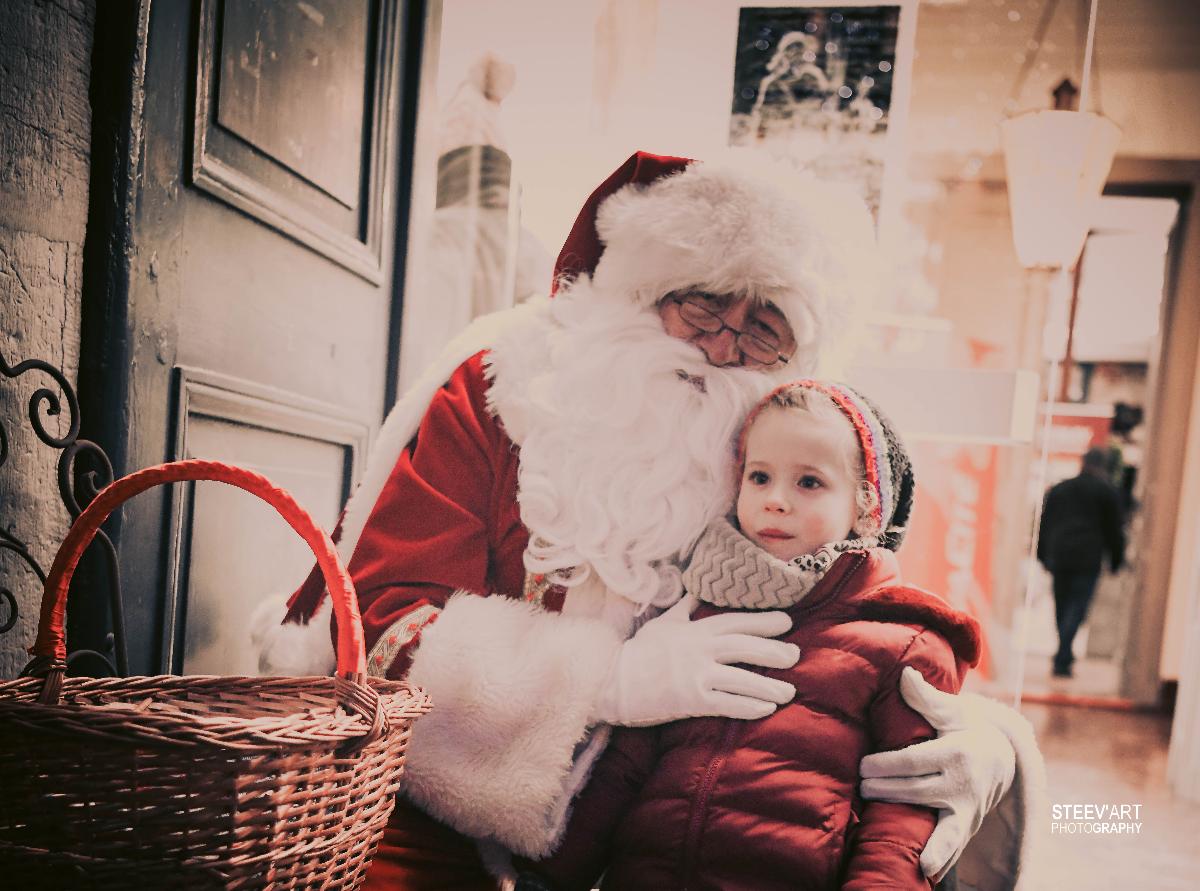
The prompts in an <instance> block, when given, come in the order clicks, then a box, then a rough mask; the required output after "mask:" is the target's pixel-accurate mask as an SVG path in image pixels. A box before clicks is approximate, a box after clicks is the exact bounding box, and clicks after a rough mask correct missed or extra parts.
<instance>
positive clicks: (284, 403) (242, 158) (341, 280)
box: [85, 0, 424, 674]
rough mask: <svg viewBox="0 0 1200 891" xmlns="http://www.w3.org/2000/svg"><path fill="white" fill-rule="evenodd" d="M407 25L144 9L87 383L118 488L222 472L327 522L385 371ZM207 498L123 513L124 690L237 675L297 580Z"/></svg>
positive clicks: (335, 11) (241, 8) (267, 3)
mask: <svg viewBox="0 0 1200 891" xmlns="http://www.w3.org/2000/svg"><path fill="white" fill-rule="evenodd" d="M423 17H424V6H423V4H421V3H418V2H403V0H306V2H304V3H285V2H282V0H237V2H235V0H194V2H192V3H154V4H152V5H151V6H150V12H149V19H148V29H147V31H146V35H145V51H146V57H145V77H144V85H145V93H144V101H143V104H142V107H143V108H144V113H143V116H142V119H141V137H142V139H141V145H142V153H141V157H140V159H139V172H140V175H139V176H138V178H137V179H136V181H135V183H136V184H135V191H134V194H133V208H132V214H131V216H130V220H129V245H130V247H129V250H128V251H127V253H126V255H125V256H123V257H122V258H121V259H122V260H125V261H126V262H127V263H128V270H129V287H128V290H127V292H120V291H116V290H114V291H112V292H110V293H109V294H108V295H107V298H106V299H107V300H108V306H107V311H106V312H105V313H104V314H103V316H104V325H105V331H104V336H103V337H94V338H91V339H90V343H91V344H93V347H92V349H93V350H94V351H95V355H93V356H92V357H91V359H90V360H89V361H90V364H89V365H88V367H98V368H101V369H103V372H104V374H103V387H102V389H103V393H102V398H101V399H100V400H99V403H100V404H101V405H102V406H103V407H104V416H103V417H102V418H100V419H99V420H98V421H97V423H96V425H95V427H94V430H95V431H96V435H97V438H99V439H100V440H101V442H102V444H103V445H104V446H105V448H106V449H107V450H108V452H109V454H110V455H112V456H113V458H114V464H115V466H116V469H117V472H118V473H127V472H129V471H131V470H134V469H137V468H139V467H145V466H148V465H151V464H155V463H158V462H161V461H164V460H171V459H174V458H182V457H211V458H219V459H221V460H224V461H229V462H231V463H236V464H242V465H246V466H248V467H252V468H257V469H261V470H262V472H264V473H266V474H267V475H268V476H269V477H271V478H272V479H274V480H276V481H277V482H278V483H280V484H281V485H283V486H284V487H286V488H288V489H289V490H292V491H293V492H294V494H296V496H297V497H298V499H299V500H300V501H301V503H302V504H305V506H306V507H308V508H309V509H310V510H312V511H313V512H314V513H315V514H316V515H317V517H318V519H320V520H321V521H322V522H323V523H325V524H331V523H332V522H333V520H334V519H335V518H336V515H337V511H338V508H339V507H340V505H341V503H342V501H343V499H344V498H345V496H346V493H347V492H348V491H349V488H350V486H351V484H352V481H353V479H354V476H355V473H356V472H357V468H358V464H359V463H360V461H361V458H362V456H363V454H364V452H365V445H366V442H367V440H368V438H369V436H370V433H371V431H373V430H374V429H376V428H377V426H378V424H379V422H380V419H381V418H382V416H383V414H384V411H385V408H386V406H385V399H386V394H387V393H388V391H389V385H388V380H387V375H388V369H389V368H394V367H395V365H396V363H395V355H394V350H395V347H394V344H393V340H394V338H393V336H392V333H393V330H394V326H395V325H396V319H398V318H399V316H398V311H399V291H400V288H399V283H398V282H397V281H396V279H395V273H394V269H395V265H396V264H395V262H394V259H395V232H396V231H397V230H398V229H400V230H402V229H403V226H404V222H405V219H404V212H405V211H406V208H402V207H400V206H399V202H398V201H397V200H396V196H397V192H398V189H399V188H400V187H401V186H402V185H406V183H407V180H408V178H409V177H410V169H411V149H409V148H405V149H404V150H403V151H402V150H401V146H402V145H404V146H407V145H410V144H411V140H410V139H402V138H401V137H402V132H401V121H402V120H404V119H405V118H406V116H407V118H408V119H411V117H412V105H413V104H415V101H416V89H417V85H416V83H415V75H413V76H409V75H408V73H407V72H408V71H413V72H415V71H416V70H418V68H419V66H417V65H414V64H410V63H407V62H406V61H405V60H406V58H409V57H419V53H420V51H421V50H420V36H421V28H420V27H419V26H420V24H421V22H422V19H423ZM135 106H136V103H135ZM134 121H135V125H134V126H135V131H136V127H137V116H136V107H135V117H134ZM97 315H98V314H97ZM93 317H96V316H93ZM85 342H89V341H87V340H86V339H85ZM101 353H103V355H101ZM109 356H111V357H112V358H113V359H115V361H113V362H109V364H107V365H106V362H105V357H109ZM224 489H225V487H222V486H219V485H215V484H214V485H209V486H204V485H201V486H198V487H195V491H194V493H192V492H180V493H166V492H162V491H152V492H150V493H147V494H146V495H143V496H139V498H138V499H137V500H135V501H134V502H132V503H130V504H129V505H128V506H127V507H126V508H125V509H124V511H123V515H122V518H121V520H120V526H119V528H118V529H116V530H114V532H115V534H116V536H117V545H118V549H119V556H120V564H121V570H122V575H123V586H124V599H125V602H126V604H127V609H126V620H127V624H128V639H129V642H130V664H131V670H132V671H133V672H135V673H143V674H152V673H156V672H158V671H162V670H181V669H182V670H186V671H189V672H198V671H203V672H216V673H230V672H233V671H244V670H247V668H250V667H252V666H249V665H248V664H247V663H245V661H244V654H245V652H246V650H247V648H246V646H245V641H244V638H243V635H244V634H245V633H246V632H245V630H244V629H245V618H246V616H247V615H248V613H249V611H250V610H251V609H252V608H253V605H254V603H255V602H257V599H258V598H260V597H261V596H263V595H264V594H267V593H276V594H277V593H279V592H280V591H283V590H286V589H287V588H288V587H289V586H292V585H294V584H295V583H297V582H298V581H299V580H300V579H301V578H302V577H303V575H304V573H305V572H306V571H307V570H308V568H309V566H310V565H311V557H310V556H308V555H307V554H306V553H305V549H304V545H303V544H302V543H300V542H299V541H298V539H296V538H295V536H294V533H291V532H290V531H289V530H287V529H286V527H285V526H283V525H282V521H279V520H272V519H271V518H270V516H269V513H268V512H267V509H266V508H259V507H258V506H257V505H255V504H254V503H253V501H252V499H250V498H249V497H248V496H245V495H244V493H240V492H235V491H233V490H229V491H224ZM213 490H215V491H213Z"/></svg>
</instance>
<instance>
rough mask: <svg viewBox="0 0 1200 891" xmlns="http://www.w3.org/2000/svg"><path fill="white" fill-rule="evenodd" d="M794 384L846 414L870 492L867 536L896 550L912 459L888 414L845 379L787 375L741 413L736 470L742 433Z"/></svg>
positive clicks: (909, 499)
mask: <svg viewBox="0 0 1200 891" xmlns="http://www.w3.org/2000/svg"><path fill="white" fill-rule="evenodd" d="M797 390H813V391H816V392H817V393H821V394H822V395H824V396H826V397H828V399H829V400H830V401H831V402H832V403H833V404H834V405H835V406H837V408H838V409H839V410H840V411H841V412H842V414H844V415H845V416H846V417H847V418H848V419H849V421H850V425H851V426H852V427H853V428H854V435H855V438H856V440H857V442H858V447H859V449H860V450H861V452H862V457H863V468H864V470H865V471H866V478H867V484H868V485H869V486H870V487H871V491H872V492H873V493H874V495H875V498H874V499H873V501H874V502H875V505H874V507H873V508H872V515H871V519H872V520H873V521H874V523H873V525H874V528H875V529H877V530H878V532H877V533H876V534H875V535H874V536H870V537H871V538H874V539H875V542H876V543H877V544H878V545H879V546H880V547H884V548H887V549H889V550H892V551H895V550H897V549H898V548H899V547H900V544H901V542H902V541H903V540H904V533H905V532H906V531H907V526H908V520H909V517H910V516H911V514H912V506H913V490H914V487H915V485H916V483H915V480H914V477H913V469H912V461H911V460H910V459H909V457H908V451H907V450H906V449H905V448H904V442H903V441H902V440H901V439H900V434H899V433H898V432H897V431H896V428H895V425H893V424H892V422H891V421H890V420H889V419H888V417H887V415H885V414H884V413H883V412H882V411H880V410H879V407H878V406H876V405H875V404H874V403H873V402H871V400H869V399H867V397H866V396H864V395H862V393H859V392H858V391H857V390H854V389H852V388H850V387H848V386H846V385H845V384H835V383H829V382H827V381H815V380H800V381H792V382H791V383H787V384H784V385H783V386H781V387H776V388H775V389H774V390H772V391H771V392H770V393H768V394H767V395H766V396H764V397H763V398H762V400H760V401H759V403H758V404H757V405H756V406H755V407H754V408H753V409H751V410H750V413H749V414H748V415H747V416H746V422H745V423H744V424H743V425H742V431H741V434H740V435H739V436H738V444H737V466H738V468H739V473H740V468H742V467H744V466H745V463H746V438H747V436H749V433H750V427H751V426H752V425H753V424H754V421H755V419H756V418H758V416H759V415H760V414H762V412H763V411H764V410H765V409H767V408H768V407H770V406H772V405H776V406H778V405H786V404H787V403H786V400H787V397H788V395H789V394H791V393H794V392H796V391H797Z"/></svg>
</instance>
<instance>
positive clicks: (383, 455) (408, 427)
mask: <svg viewBox="0 0 1200 891" xmlns="http://www.w3.org/2000/svg"><path fill="white" fill-rule="evenodd" d="M540 306H542V303H541V302H533V303H528V304H521V305H520V306H515V307H513V308H511V309H505V310H501V311H500V312H494V313H489V314H488V315H485V316H480V317H479V318H477V319H476V320H475V321H473V322H472V323H471V324H470V325H468V326H467V327H466V328H465V329H463V331H462V332H461V333H460V334H459V335H458V336H457V337H455V338H454V339H453V340H452V341H450V343H448V344H447V345H446V347H445V349H443V350H442V352H441V353H440V354H439V355H438V357H437V358H436V359H435V360H434V361H433V362H432V363H431V364H430V365H429V367H428V368H426V369H425V371H424V372H423V373H422V374H421V376H420V377H419V378H417V380H416V381H415V382H414V383H413V385H412V387H410V388H409V390H408V392H406V393H405V394H404V396H403V397H402V398H401V399H400V401H399V402H397V403H396V405H395V406H394V407H393V408H392V410H391V411H390V412H388V416H387V418H386V419H385V420H384V422H383V427H382V428H381V429H380V431H379V436H378V438H377V439H376V441H375V444H374V446H373V447H372V449H371V454H370V457H369V458H368V460H367V468H366V471H365V472H364V473H363V477H362V481H361V482H360V483H359V484H358V488H357V489H356V490H355V491H354V494H352V495H351V496H350V500H349V501H347V502H346V511H345V514H344V516H343V518H342V533H341V537H340V538H339V539H338V545H337V550H338V554H339V555H341V558H342V560H343V561H345V562H347V563H349V561H350V557H351V556H352V555H353V554H354V549H355V548H356V547H357V546H358V539H359V536H361V535H362V531H363V527H365V526H366V525H367V519H368V518H369V517H370V516H371V511H372V510H374V509H375V502H376V501H378V500H379V495H380V493H381V492H382V491H383V487H384V485H386V483H387V481H388V477H390V476H391V475H392V470H393V469H394V468H395V466H396V462H397V461H399V460H400V454H401V452H403V451H404V448H405V446H407V445H408V443H409V442H410V441H411V440H412V438H413V437H414V436H415V435H416V433H417V428H418V427H419V426H420V424H421V419H422V418H424V417H425V412H426V411H427V410H428V409H429V404H430V403H431V402H432V401H433V397H434V394H435V393H437V391H438V390H439V389H440V388H441V387H442V386H443V385H444V384H445V383H446V381H448V380H449V379H450V376H451V375H452V374H453V373H454V370H455V369H456V368H458V366H459V365H461V364H462V363H463V362H465V361H466V360H467V359H469V358H471V357H472V356H474V355H475V354H476V353H478V352H479V351H480V350H485V349H489V348H490V347H492V346H493V345H494V344H495V343H496V341H497V340H498V339H499V338H500V336H501V334H502V333H503V332H505V331H507V330H509V329H510V328H513V327H520V326H521V325H522V324H527V323H528V322H527V320H528V319H529V318H530V317H532V316H534V315H536V314H537V313H538V312H544V309H539V307H540Z"/></svg>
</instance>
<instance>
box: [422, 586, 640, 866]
mask: <svg viewBox="0 0 1200 891" xmlns="http://www.w3.org/2000/svg"><path fill="white" fill-rule="evenodd" d="M620 644H621V641H620V639H619V637H618V636H617V634H615V633H614V632H613V631H612V630H611V629H610V628H607V627H605V626H604V625H603V624H602V623H600V622H596V621H591V620H586V619H571V618H568V617H565V616H561V615H556V614H553V613H547V612H543V611H541V610H539V609H537V608H536V607H533V606H530V605H529V604H525V603H522V602H520V601H517V600H510V599H507V598H503V597H497V596H492V597H478V596H476V595H472V594H465V593H459V594H456V595H455V596H454V597H452V598H451V599H450V601H449V602H448V603H447V604H446V607H445V609H444V610H443V611H442V614H441V616H439V618H438V620H437V622H435V623H434V624H433V625H431V626H429V627H428V628H427V629H426V630H425V631H424V632H423V633H422V638H421V646H420V647H419V648H418V649H417V652H416V653H415V654H414V657H413V664H412V668H411V669H410V670H409V674H408V677H409V679H410V680H411V681H412V682H413V683H414V684H418V685H420V686H421V687H423V688H424V689H425V690H426V691H427V692H428V693H429V695H430V696H431V697H432V699H433V702H434V707H433V710H432V711H431V712H430V713H429V714H428V715H426V716H424V717H423V718H421V720H420V721H418V722H416V724H414V726H413V735H412V739H411V741H410V742H409V746H408V755H407V758H406V764H407V767H406V769H405V773H404V779H403V782H402V789H403V791H404V793H405V794H406V795H407V796H408V797H409V798H410V799H411V800H412V801H413V802H415V803H416V804H417V805H418V806H419V807H421V808H422V809H423V810H425V811H426V812H428V813H429V814H431V815H433V816H434V817H436V818H438V819H439V820H442V821H443V822H445V823H448V824H449V825H451V826H453V827H454V828H455V829H457V830H458V831H460V832H463V833H465V834H466V835H469V836H472V837H474V838H482V839H492V840H494V841H497V842H499V843H500V844H502V845H504V846H505V847H507V848H509V849H511V850H513V851H516V852H518V853H521V854H524V855H527V856H531V857H539V856H543V855H545V854H546V853H548V852H549V851H550V849H551V846H552V845H553V844H554V842H555V841H557V839H558V837H559V835H560V834H561V832H562V829H563V826H564V824H565V821H566V815H567V809H568V806H569V802H570V797H571V794H572V793H573V792H574V791H575V788H576V787H577V786H578V785H580V784H581V783H582V776H583V775H585V774H586V771H587V770H588V769H590V759H585V760H580V761H577V760H576V750H577V748H583V749H585V750H586V751H587V752H588V753H589V754H595V752H598V751H599V748H600V747H601V744H597V743H594V742H593V745H592V746H590V747H588V746H582V747H581V743H584V742H585V741H586V740H587V728H588V717H589V712H590V711H591V709H592V705H593V703H594V702H595V699H596V696H597V694H598V691H599V687H600V685H601V683H603V681H604V679H605V677H606V676H607V674H608V670H609V667H610V666H611V664H612V660H613V659H614V658H615V657H616V654H617V650H618V648H619V647H620ZM593 749H594V750H595V751H592V750H593Z"/></svg>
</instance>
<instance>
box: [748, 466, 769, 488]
mask: <svg viewBox="0 0 1200 891" xmlns="http://www.w3.org/2000/svg"><path fill="white" fill-rule="evenodd" d="M746 479H748V480H749V481H750V482H752V483H754V485H756V486H765V485H766V484H767V483H769V482H770V481H771V478H770V477H769V476H767V474H766V473H764V472H763V471H761V470H752V471H750V472H749V473H748V474H746Z"/></svg>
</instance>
